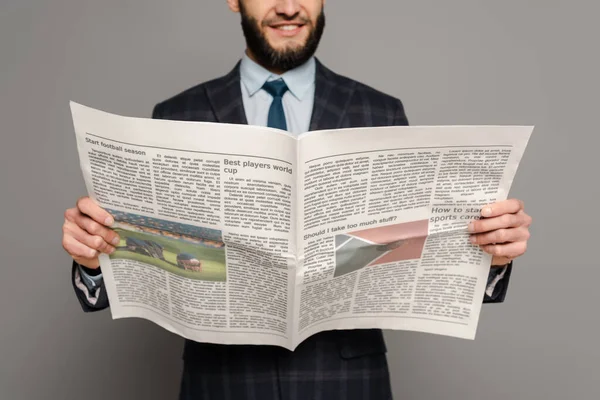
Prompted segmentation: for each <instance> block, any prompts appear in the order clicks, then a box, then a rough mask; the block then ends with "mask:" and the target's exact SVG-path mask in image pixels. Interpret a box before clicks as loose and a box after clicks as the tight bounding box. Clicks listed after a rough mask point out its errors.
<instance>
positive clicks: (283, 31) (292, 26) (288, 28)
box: [269, 22, 305, 37]
mask: <svg viewBox="0 0 600 400" xmlns="http://www.w3.org/2000/svg"><path fill="white" fill-rule="evenodd" d="M304 25H305V24H302V23H289V22H283V23H279V24H272V25H269V28H271V29H273V30H274V31H276V32H277V33H278V34H279V35H281V36H287V37H289V36H295V35H297V34H298V33H299V32H300V31H301V30H302V28H303V27H304Z"/></svg>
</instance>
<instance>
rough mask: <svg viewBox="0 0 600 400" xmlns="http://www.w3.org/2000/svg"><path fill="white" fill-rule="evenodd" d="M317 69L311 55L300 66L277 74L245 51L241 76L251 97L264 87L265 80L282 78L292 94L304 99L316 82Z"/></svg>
mask: <svg viewBox="0 0 600 400" xmlns="http://www.w3.org/2000/svg"><path fill="white" fill-rule="evenodd" d="M315 69H316V65H315V58H314V57H311V58H310V59H309V60H308V61H307V62H305V63H304V64H302V65H300V66H299V67H296V68H294V69H291V70H289V71H286V72H284V73H283V75H277V74H273V73H271V72H270V71H268V70H267V69H265V68H264V67H263V66H261V65H259V64H257V63H256V62H254V61H253V60H252V59H251V58H250V57H248V55H247V54H246V53H244V56H243V57H242V62H241V65H240V78H241V79H242V83H243V84H244V86H246V89H247V90H248V93H249V94H250V97H252V96H254V95H255V94H256V92H258V91H259V90H260V89H261V88H262V87H263V85H264V84H265V82H267V81H272V80H277V79H280V78H281V79H283V81H284V82H285V84H286V85H287V87H288V89H289V90H290V92H291V93H292V95H293V96H294V97H296V98H297V99H298V100H302V98H303V97H304V95H305V94H306V92H307V91H308V89H309V88H310V87H311V85H312V84H314V82H315Z"/></svg>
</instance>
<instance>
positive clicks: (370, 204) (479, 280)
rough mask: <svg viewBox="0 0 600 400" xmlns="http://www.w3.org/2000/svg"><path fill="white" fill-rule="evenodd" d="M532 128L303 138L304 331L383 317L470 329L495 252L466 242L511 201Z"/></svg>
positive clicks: (411, 324) (403, 325) (300, 317)
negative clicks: (483, 214) (479, 223)
mask: <svg viewBox="0 0 600 400" xmlns="http://www.w3.org/2000/svg"><path fill="white" fill-rule="evenodd" d="M532 130H533V128H532V127H502V126H500V127H498V126H496V127H486V126H456V127H386V128H375V129H373V128H359V129H346V130H337V131H322V132H311V133H307V134H304V135H303V136H301V138H300V140H299V158H298V167H297V169H298V177H299V179H300V182H299V186H298V188H299V194H300V198H299V212H298V220H299V224H298V226H299V233H300V236H299V237H298V238H297V243H298V244H299V246H300V247H299V249H298V254H299V255H300V258H299V265H298V268H297V274H296V278H297V282H296V283H297V289H296V298H295V309H294V316H295V317H294V318H295V321H296V320H297V321H298V324H297V325H296V327H297V328H296V331H295V334H296V337H295V341H296V342H301V341H302V340H304V339H306V338H307V337H309V336H311V335H312V334H314V333H316V332H319V331H322V330H330V329H354V328H385V329H401V330H413V331H421V332H429V333H436V334H443V335H449V336H455V337H460V338H466V339H473V338H474V337H475V332H476V328H477V321H478V318H479V312H480V309H481V305H482V299H483V297H484V290H485V287H486V284H487V277H488V274H489V269H490V264H491V256H490V255H488V254H486V253H484V252H483V251H482V250H481V249H480V248H479V247H478V246H474V245H472V244H471V243H470V241H469V234H468V232H467V226H468V223H469V222H470V221H472V220H474V219H478V218H479V216H480V210H481V208H482V207H483V206H484V205H486V204H489V203H493V202H495V201H500V200H505V199H506V198H507V194H508V191H509V189H510V186H511V183H512V181H513V178H514V175H515V173H516V170H517V166H518V164H519V162H520V160H521V157H522V156H523V152H524V150H525V147H526V145H527V142H528V140H529V137H530V135H531V133H532Z"/></svg>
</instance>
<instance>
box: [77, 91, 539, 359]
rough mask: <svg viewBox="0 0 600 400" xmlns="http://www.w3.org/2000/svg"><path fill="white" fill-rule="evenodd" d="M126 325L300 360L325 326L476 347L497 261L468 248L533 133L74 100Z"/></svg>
mask: <svg viewBox="0 0 600 400" xmlns="http://www.w3.org/2000/svg"><path fill="white" fill-rule="evenodd" d="M71 110H72V114H73V121H74V127H75V132H76V137H77V145H78V150H79V157H80V161H81V168H82V171H83V176H84V179H85V183H86V187H87V190H88V192H89V195H90V196H91V197H92V198H93V199H94V200H95V201H97V203H98V204H99V205H100V206H102V207H103V208H105V209H106V210H108V211H109V212H110V213H111V214H112V215H113V216H114V217H115V221H116V222H115V226H114V228H115V230H116V231H117V232H118V233H119V235H120V238H121V242H120V243H119V245H117V246H116V247H117V250H116V251H115V252H114V253H113V254H112V255H111V256H110V257H109V256H108V255H101V256H100V264H101V268H102V271H103V274H104V282H105V285H106V291H107V294H108V298H109V300H110V304H111V312H112V316H113V318H125V317H139V318H145V319H148V320H150V321H153V322H155V323H156V324H158V325H160V326H162V327H163V328H165V329H167V330H169V331H172V332H174V333H176V334H178V335H181V336H183V337H185V338H188V339H191V340H194V341H199V342H211V343H222V344H268V345H276V346H282V347H285V348H288V349H290V350H293V349H294V348H295V347H296V346H297V345H298V344H299V343H301V342H302V341H303V340H304V339H306V338H307V337H309V336H311V335H313V334H315V333H317V332H320V331H325V330H332V329H362V328H382V329H398V330H412V331H420V332H429V333H434V334H441V335H449V336H454V337H459V338H466V339H474V337H475V333H476V329H477V322H478V318H479V313H480V309H481V305H482V299H483V297H484V290H485V287H486V283H487V277H488V273H489V268H490V263H491V256H489V255H487V254H485V253H484V252H483V251H481V249H480V248H479V247H477V246H474V245H472V244H470V242H469V240H468V237H469V235H468V232H467V225H468V223H469V222H470V221H472V220H475V219H477V218H479V211H480V209H481V207H482V206H483V205H485V204H488V203H492V202H495V201H500V200H504V199H506V197H507V193H508V191H509V188H510V186H511V183H512V181H513V178H514V175H515V172H516V170H517V166H518V164H519V161H520V160H521V157H522V155H523V152H524V150H525V147H526V145H527V142H528V140H529V137H530V135H531V132H532V130H533V128H532V127H515V126H512V127H507V126H449V127H378V128H352V129H338V130H328V131H315V132H308V133H306V134H302V135H299V136H294V135H292V134H289V133H288V132H284V131H280V130H276V129H271V128H264V127H256V126H247V125H231V124H217V123H203V122H183V121H166V120H152V119H142V118H130V117H122V116H117V115H113V114H108V113H105V112H102V111H98V110H95V109H92V108H88V107H85V106H82V105H79V104H76V103H71Z"/></svg>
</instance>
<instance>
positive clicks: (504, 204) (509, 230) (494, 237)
mask: <svg viewBox="0 0 600 400" xmlns="http://www.w3.org/2000/svg"><path fill="white" fill-rule="evenodd" d="M524 207H525V206H524V204H523V202H522V201H521V200H516V199H510V200H506V201H500V202H498V203H494V204H490V205H487V206H485V207H483V208H482V209H481V216H482V217H483V218H482V219H480V220H477V221H473V222H471V223H470V224H469V228H468V230H469V232H470V233H471V234H472V235H471V243H473V244H477V245H479V246H481V248H482V249H483V251H485V252H486V253H489V254H491V255H493V256H494V257H493V258H492V266H502V265H505V264H508V263H509V262H510V261H512V260H513V259H515V258H517V257H519V256H521V255H523V254H524V253H525V251H526V250H527V240H528V239H529V236H530V234H529V226H530V225H531V217H530V216H529V215H527V214H526V213H525V211H524Z"/></svg>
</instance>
